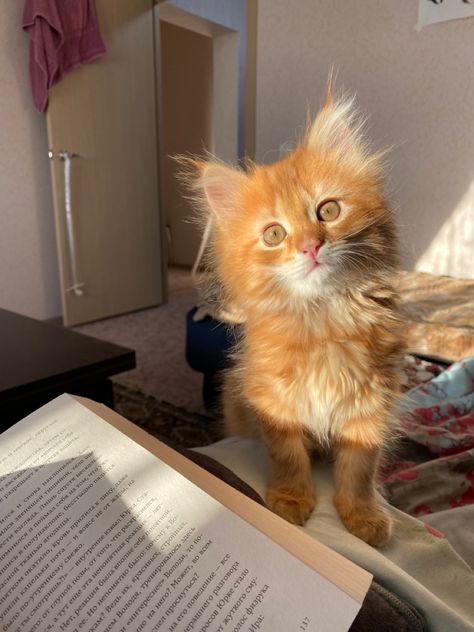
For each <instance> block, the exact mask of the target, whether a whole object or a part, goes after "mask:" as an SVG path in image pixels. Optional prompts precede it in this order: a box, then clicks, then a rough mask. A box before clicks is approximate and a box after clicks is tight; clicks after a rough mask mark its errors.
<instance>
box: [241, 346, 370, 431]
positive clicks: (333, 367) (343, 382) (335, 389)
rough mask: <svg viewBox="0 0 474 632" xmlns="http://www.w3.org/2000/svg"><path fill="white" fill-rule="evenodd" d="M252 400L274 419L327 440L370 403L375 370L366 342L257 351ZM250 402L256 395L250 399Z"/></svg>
mask: <svg viewBox="0 0 474 632" xmlns="http://www.w3.org/2000/svg"><path fill="white" fill-rule="evenodd" d="M254 360H255V363H252V364H254V371H252V373H253V377H254V384H255V388H254V389H253V394H255V395H256V396H257V399H258V400H259V401H258V403H257V402H255V403H256V405H257V407H258V408H260V406H261V407H262V408H263V409H265V410H267V411H268V413H269V414H271V415H272V417H274V418H277V419H278V418H279V419H282V420H284V421H288V422H292V421H298V422H299V423H301V424H303V425H304V426H306V427H307V428H308V429H309V430H311V431H312V432H316V433H317V434H320V435H324V436H328V435H329V434H331V433H332V432H334V431H336V430H337V427H338V426H340V425H341V424H342V423H343V422H344V421H346V420H347V419H348V418H349V417H351V416H355V415H359V414H362V413H363V412H364V411H363V409H364V408H367V406H368V402H369V400H370V395H369V391H370V384H371V377H373V376H371V375H370V373H371V369H370V361H369V354H368V350H367V348H366V347H365V345H364V344H363V341H357V340H345V341H340V342H339V341H325V342H321V341H318V342H317V343H315V342H313V343H308V344H306V345H300V346H298V345H297V346H294V347H293V348H290V347H284V346H282V347H281V348H280V349H278V348H277V347H275V349H273V350H269V349H266V350H261V354H260V357H259V352H258V350H256V354H255V358H254ZM251 398H252V395H251Z"/></svg>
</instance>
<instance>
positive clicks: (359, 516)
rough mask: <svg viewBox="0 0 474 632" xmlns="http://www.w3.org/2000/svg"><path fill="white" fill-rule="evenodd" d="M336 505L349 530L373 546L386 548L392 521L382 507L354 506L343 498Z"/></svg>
mask: <svg viewBox="0 0 474 632" xmlns="http://www.w3.org/2000/svg"><path fill="white" fill-rule="evenodd" d="M334 504H335V505H336V509H337V510H338V512H339V515H340V517H341V520H342V521H343V523H344V524H345V525H346V527H347V530H348V531H350V532H351V533H352V534H353V535H355V536H357V537H358V538H360V539H361V540H364V542H367V544H370V545H371V546H377V547H379V546H384V544H387V542H388V541H389V539H390V535H391V533H392V519H391V518H390V516H389V515H388V513H387V512H386V511H385V509H383V508H382V507H381V506H380V505H377V504H376V503H375V502H374V504H371V505H364V504H360V505H354V504H352V503H348V502H347V501H346V500H344V499H343V498H338V497H337V496H336V497H335V498H334Z"/></svg>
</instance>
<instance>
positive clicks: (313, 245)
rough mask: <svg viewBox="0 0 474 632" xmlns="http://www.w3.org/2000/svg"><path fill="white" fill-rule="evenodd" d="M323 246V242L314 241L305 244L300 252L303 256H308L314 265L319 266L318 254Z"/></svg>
mask: <svg viewBox="0 0 474 632" xmlns="http://www.w3.org/2000/svg"><path fill="white" fill-rule="evenodd" d="M323 244H324V241H319V240H316V239H315V240H313V241H310V242H308V243H307V244H305V245H304V246H303V248H302V249H301V252H302V253H303V254H304V255H308V256H309V257H311V259H312V260H313V261H314V263H316V264H319V261H318V254H319V251H320V249H321V246H322V245H323Z"/></svg>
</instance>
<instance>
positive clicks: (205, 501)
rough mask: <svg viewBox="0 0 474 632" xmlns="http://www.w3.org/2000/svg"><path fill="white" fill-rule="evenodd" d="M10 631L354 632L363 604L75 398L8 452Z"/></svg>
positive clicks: (3, 542)
mask: <svg viewBox="0 0 474 632" xmlns="http://www.w3.org/2000/svg"><path fill="white" fill-rule="evenodd" d="M0 445H1V450H0V454H1V457H0V499H1V506H2V514H1V516H0V621H1V622H2V626H3V630H9V631H16V630H23V631H24V630H27V631H28V632H35V631H40V632H45V631H49V630H54V631H56V630H60V631H66V630H67V631H70V632H78V631H80V630H82V631H84V632H93V631H97V632H105V631H109V630H115V631H120V632H125V631H126V630H127V631H129V630H137V631H140V630H146V631H155V630H166V631H173V630H176V631H177V632H192V631H193V630H194V631H205V630H209V631H212V632H216V631H219V632H221V631H222V632H238V631H239V630H267V631H269V632H270V631H271V632H275V631H278V630H282V631H287V630H301V631H305V630H318V631H326V630H327V631H328V632H337V631H339V630H341V631H342V630H347V629H348V628H349V626H350V624H351V622H352V620H353V619H354V617H355V615H356V614H357V612H358V610H359V608H360V604H359V603H358V602H357V601H356V600H355V599H353V598H352V597H350V596H349V595H347V594H346V593H345V592H343V591H342V590H341V589H339V588H338V587H336V586H335V585H334V584H333V583H331V582H330V581H328V580H327V579H325V578H324V577H322V576H320V575H318V574H317V573H316V572H315V571H314V570H313V569H311V568H309V566H307V565H306V564H304V563H303V562H301V561H300V560H298V559H297V558H295V557H294V556H292V555H290V554H289V553H288V552H287V551H286V550H285V549H283V548H282V547H280V546H278V545H277V544H276V543H274V542H273V541H272V540H270V539H269V538H267V537H265V536H264V535H263V534H262V533H260V532H259V531H258V530H256V529H255V528H254V527H252V526H251V525H249V524H248V523H247V522H245V521H244V520H242V519H241V518H240V517H239V516H237V515H236V514H235V513H233V512H232V511H230V510H229V509H227V508H226V507H224V506H222V505H221V504H220V503H218V502H217V501H216V500H214V498H212V497H211V496H210V495H208V494H207V493H205V492H204V491H202V490H201V489H200V488H199V487H197V486H196V485H194V484H193V483H192V482H190V481H189V480H188V479H186V478H184V477H183V476H182V475H181V474H179V473H178V472H176V471H175V470H174V469H173V468H171V467H170V466H168V465H167V464H166V463H164V462H163V461H161V460H160V459H158V458H157V457H156V456H154V455H153V454H151V453H150V452H148V451H147V450H145V449H144V448H143V447H141V446H140V445H138V444H137V443H135V442H133V441H131V440H130V439H129V438H127V437H126V436H125V435H124V434H122V433H121V432H119V431H118V430H116V429H115V428H114V427H112V426H111V425H110V424H108V423H107V422H105V421H104V420H102V419H101V418H100V417H98V416H97V415H95V414H94V413H93V412H91V411H90V410H88V409H87V408H86V407H84V406H82V405H81V404H80V403H78V402H77V401H75V400H74V399H73V398H71V397H69V396H62V397H60V398H58V399H57V400H55V401H54V402H52V403H51V404H48V405H47V406H46V407H44V408H42V409H40V410H39V411H37V412H36V413H34V414H33V415H31V416H30V417H28V418H26V419H25V420H23V421H22V422H20V423H19V424H17V425H16V426H14V427H13V428H11V429H10V430H8V431H7V432H5V433H4V434H3V435H2V436H1V438H0Z"/></svg>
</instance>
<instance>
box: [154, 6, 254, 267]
mask: <svg viewBox="0 0 474 632" xmlns="http://www.w3.org/2000/svg"><path fill="white" fill-rule="evenodd" d="M158 6H159V11H158V12H157V13H158V15H159V23H158V25H157V29H159V31H157V32H156V36H157V68H158V69H159V72H158V75H159V81H158V85H159V91H160V94H159V102H160V105H161V111H160V114H161V116H160V118H161V121H160V129H161V142H160V154H161V161H160V162H161V203H162V210H163V214H164V221H165V225H166V231H167V238H168V259H169V265H171V266H184V267H187V268H191V267H192V265H193V263H194V261H195V259H196V256H197V253H198V250H199V244H200V241H201V234H200V230H199V228H198V226H197V225H196V224H195V223H194V222H193V218H194V209H193V208H192V204H191V203H190V202H189V200H187V199H186V198H185V197H184V196H183V189H182V185H181V184H180V183H179V180H178V178H177V171H178V170H179V166H178V165H177V164H176V162H175V161H174V160H173V158H172V157H173V156H175V155H181V154H186V155H193V156H203V155H204V154H205V152H210V153H211V154H213V155H216V156H217V157H218V158H220V159H222V160H225V161H227V162H233V163H235V162H236V161H237V160H238V158H239V126H240V125H241V124H243V121H240V120H239V33H238V32H237V31H236V30H233V29H230V28H227V27H225V26H223V25H221V24H218V23H217V22H214V21H211V20H208V19H205V18H203V17H202V16H197V15H194V14H192V13H189V12H188V11H184V10H182V9H181V8H177V7H176V6H174V3H173V4H172V3H170V2H163V3H160V4H159V5H158ZM215 17H217V16H215Z"/></svg>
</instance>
